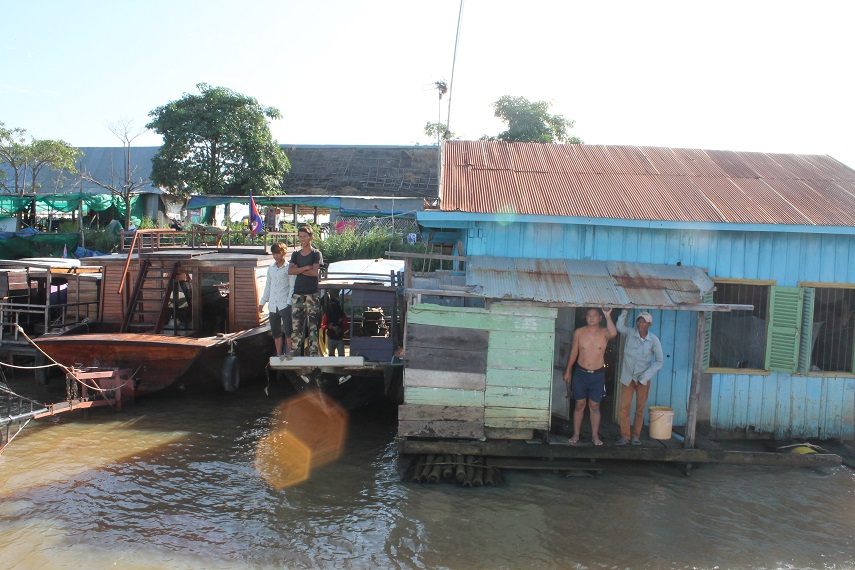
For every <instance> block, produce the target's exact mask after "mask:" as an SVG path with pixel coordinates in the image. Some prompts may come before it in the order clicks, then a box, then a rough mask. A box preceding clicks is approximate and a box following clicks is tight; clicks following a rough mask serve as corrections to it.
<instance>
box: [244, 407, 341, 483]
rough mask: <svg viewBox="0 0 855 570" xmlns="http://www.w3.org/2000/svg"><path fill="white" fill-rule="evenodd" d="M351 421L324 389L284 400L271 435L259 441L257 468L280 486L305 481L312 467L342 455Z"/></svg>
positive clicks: (256, 458) (275, 417)
mask: <svg viewBox="0 0 855 570" xmlns="http://www.w3.org/2000/svg"><path fill="white" fill-rule="evenodd" d="M347 420H348V416H347V412H346V411H345V410H344V409H343V408H342V407H341V406H339V405H338V404H337V403H336V402H335V401H333V400H332V399H331V398H329V397H328V396H326V395H324V394H322V393H321V392H317V391H312V392H307V393H303V394H300V395H299V396H297V397H296V398H293V399H291V400H288V401H286V402H284V403H283V404H281V405H280V406H278V407H277V408H276V409H275V410H274V412H273V422H272V426H271V432H270V435H268V436H266V437H265V438H263V439H261V440H260V441H259V443H258V446H257V448H256V457H255V469H256V471H257V472H258V473H259V474H260V475H261V476H262V477H264V479H265V480H267V481H268V482H269V483H270V484H271V485H273V486H275V487H277V488H284V487H292V486H294V485H298V484H299V483H302V482H303V481H305V480H307V479H308V478H309V475H310V474H311V470H312V469H315V468H318V467H321V466H323V465H326V464H327V463H330V462H332V461H335V460H336V459H338V458H339V457H340V456H341V453H342V451H343V450H344V443H345V439H346V437H347Z"/></svg>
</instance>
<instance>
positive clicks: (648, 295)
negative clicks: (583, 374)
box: [466, 256, 713, 309]
mask: <svg viewBox="0 0 855 570" xmlns="http://www.w3.org/2000/svg"><path fill="white" fill-rule="evenodd" d="M466 285H467V286H468V287H472V288H473V292H476V293H478V294H479V295H483V296H484V297H488V298H491V299H509V300H517V301H537V302H541V303H556V304H563V305H572V306H578V307H586V306H587V307H590V306H595V307H596V306H605V305H610V306H613V307H645V308H651V309H652V308H661V309H679V308H680V307H681V306H684V305H697V304H700V303H702V302H703V296H704V295H705V294H706V293H707V292H709V291H711V290H712V288H713V282H712V280H711V279H710V278H709V276H708V275H707V274H706V273H705V272H704V271H703V270H702V269H700V268H698V267H688V266H679V265H660V264H654V263H633V262H626V261H594V260H589V259H527V258H510V257H485V256H471V257H469V258H468V262H467V267H466Z"/></svg>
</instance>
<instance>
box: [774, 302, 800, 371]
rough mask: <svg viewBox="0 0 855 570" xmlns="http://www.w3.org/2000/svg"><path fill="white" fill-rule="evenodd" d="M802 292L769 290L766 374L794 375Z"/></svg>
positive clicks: (797, 355) (797, 351)
mask: <svg viewBox="0 0 855 570" xmlns="http://www.w3.org/2000/svg"><path fill="white" fill-rule="evenodd" d="M803 298H804V290H803V289H801V288H799V287H778V286H775V287H770V291H769V327H768V333H767V335H766V365H765V368H766V369H767V370H774V371H777V372H795V371H796V367H797V365H798V358H799V339H800V334H801V330H800V329H801V323H802V303H803Z"/></svg>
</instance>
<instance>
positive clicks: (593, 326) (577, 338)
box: [564, 307, 617, 445]
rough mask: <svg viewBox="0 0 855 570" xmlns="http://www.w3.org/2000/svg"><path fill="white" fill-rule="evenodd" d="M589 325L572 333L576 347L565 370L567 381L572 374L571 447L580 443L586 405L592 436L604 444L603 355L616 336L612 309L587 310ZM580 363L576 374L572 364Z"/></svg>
mask: <svg viewBox="0 0 855 570" xmlns="http://www.w3.org/2000/svg"><path fill="white" fill-rule="evenodd" d="M603 315H605V316H606V326H605V327H601V326H600V321H601V320H602V316H603ZM585 321H586V322H587V323H588V324H587V326H584V327H582V328H578V329H576V330H575V331H574V332H573V348H571V349H570V358H568V359H567V368H566V369H565V370H564V381H565V382H570V378H571V372H572V379H573V380H572V383H571V384H570V387H571V388H572V390H573V399H575V400H576V408H575V409H574V410H573V436H572V437H570V439H569V442H570V445H576V444H577V443H579V435H580V434H581V433H582V418H584V417H585V405H586V404H587V406H588V409H589V410H591V433H592V434H593V436H592V439H593V441H594V445H603V441H602V440H601V439H600V402H601V401H602V399H603V396H604V395H605V393H606V371H605V366H606V363H605V360H604V355H605V353H606V345H607V344H608V342H609V340H611V339H613V338H614V337H616V336H617V328H615V324H614V322H612V309H611V307H609V308H604V309H602V312H601V310H600V309H588V310H587V311H586V312H585ZM574 364H577V366H576V371H575V372H573V365H574Z"/></svg>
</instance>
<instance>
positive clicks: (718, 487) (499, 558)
mask: <svg viewBox="0 0 855 570" xmlns="http://www.w3.org/2000/svg"><path fill="white" fill-rule="evenodd" d="M285 398H286V395H285V394H284V393H282V394H278V395H274V394H271V396H270V397H267V396H264V394H263V393H256V392H252V393H237V394H221V395H216V396H211V397H209V398H205V399H199V398H194V399H172V400H169V399H160V398H150V399H147V400H143V401H141V402H139V403H138V404H137V406H136V407H135V408H132V409H130V410H126V411H125V412H123V413H121V414H118V415H117V414H114V413H113V412H111V411H108V410H93V411H91V412H88V413H86V414H84V413H81V414H79V415H67V416H65V417H61V418H58V419H56V420H55V421H54V422H43V423H42V424H39V425H37V426H36V427H28V428H27V429H26V430H25V432H24V433H23V434H22V435H21V436H20V437H19V438H18V439H17V440H15V442H14V443H13V444H12V445H11V446H10V447H9V448H8V449H7V450H6V451H5V452H4V454H3V455H2V456H0V566H2V567H12V568H16V567H17V568H57V567H60V568H62V567H74V566H81V565H86V564H88V565H91V566H93V567H96V568H100V567H106V566H108V565H117V566H121V567H127V568H162V567H170V568H203V567H204V568H259V567H261V568H266V567H270V568H274V567H289V568H303V567H306V568H315V567H336V568H347V567H351V568H375V567H383V568H387V567H392V568H665V567H667V568H717V567H718V568H855V538H853V533H855V476H853V473H852V472H851V471H849V470H848V469H847V468H845V467H836V468H824V469H821V470H810V469H784V468H769V467H739V466H723V465H722V466H719V465H709V466H704V467H702V468H700V469H698V470H696V471H694V473H693V475H692V477H688V478H687V477H684V476H682V475H681V474H680V472H679V471H678V470H676V469H674V468H672V467H670V466H667V465H660V464H641V465H633V464H611V463H607V464H604V465H603V469H604V471H603V474H602V475H601V476H599V477H597V478H565V477H561V476H557V475H553V474H546V473H521V472H508V473H505V479H504V484H503V485H502V486H500V487H480V488H475V489H467V488H462V487H459V486H457V485H452V484H434V485H427V484H424V485H420V484H417V483H411V482H409V481H407V482H404V481H403V475H404V472H403V468H404V467H405V465H399V464H398V461H397V456H396V452H395V445H394V441H393V438H394V432H395V425H394V417H395V416H394V410H377V409H373V410H369V409H364V410H360V411H357V412H354V413H351V414H350V416H349V419H348V422H349V424H348V425H347V426H346V433H347V442H346V445H345V447H344V449H343V451H341V450H340V453H341V455H340V456H339V457H338V458H337V459H334V460H333V461H332V462H331V463H328V464H326V465H322V466H318V467H314V468H312V469H311V471H310V473H309V478H308V479H307V480H306V481H304V482H302V483H300V484H298V485H296V486H292V487H286V488H282V489H279V488H277V487H276V486H274V485H272V484H270V483H269V482H267V481H266V480H265V479H264V477H262V476H261V474H259V473H258V472H257V471H256V469H255V466H256V455H257V451H258V450H259V447H260V445H261V442H263V441H264V440H265V438H267V437H268V436H270V435H271V433H275V432H276V431H277V430H276V425H277V424H276V421H275V418H277V417H278V414H281V413H282V412H281V411H280V412H276V409H277V407H278V406H279V405H280V404H282V403H283V402H284V400H285ZM345 417H348V416H345ZM32 425H33V424H31V426H32Z"/></svg>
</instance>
